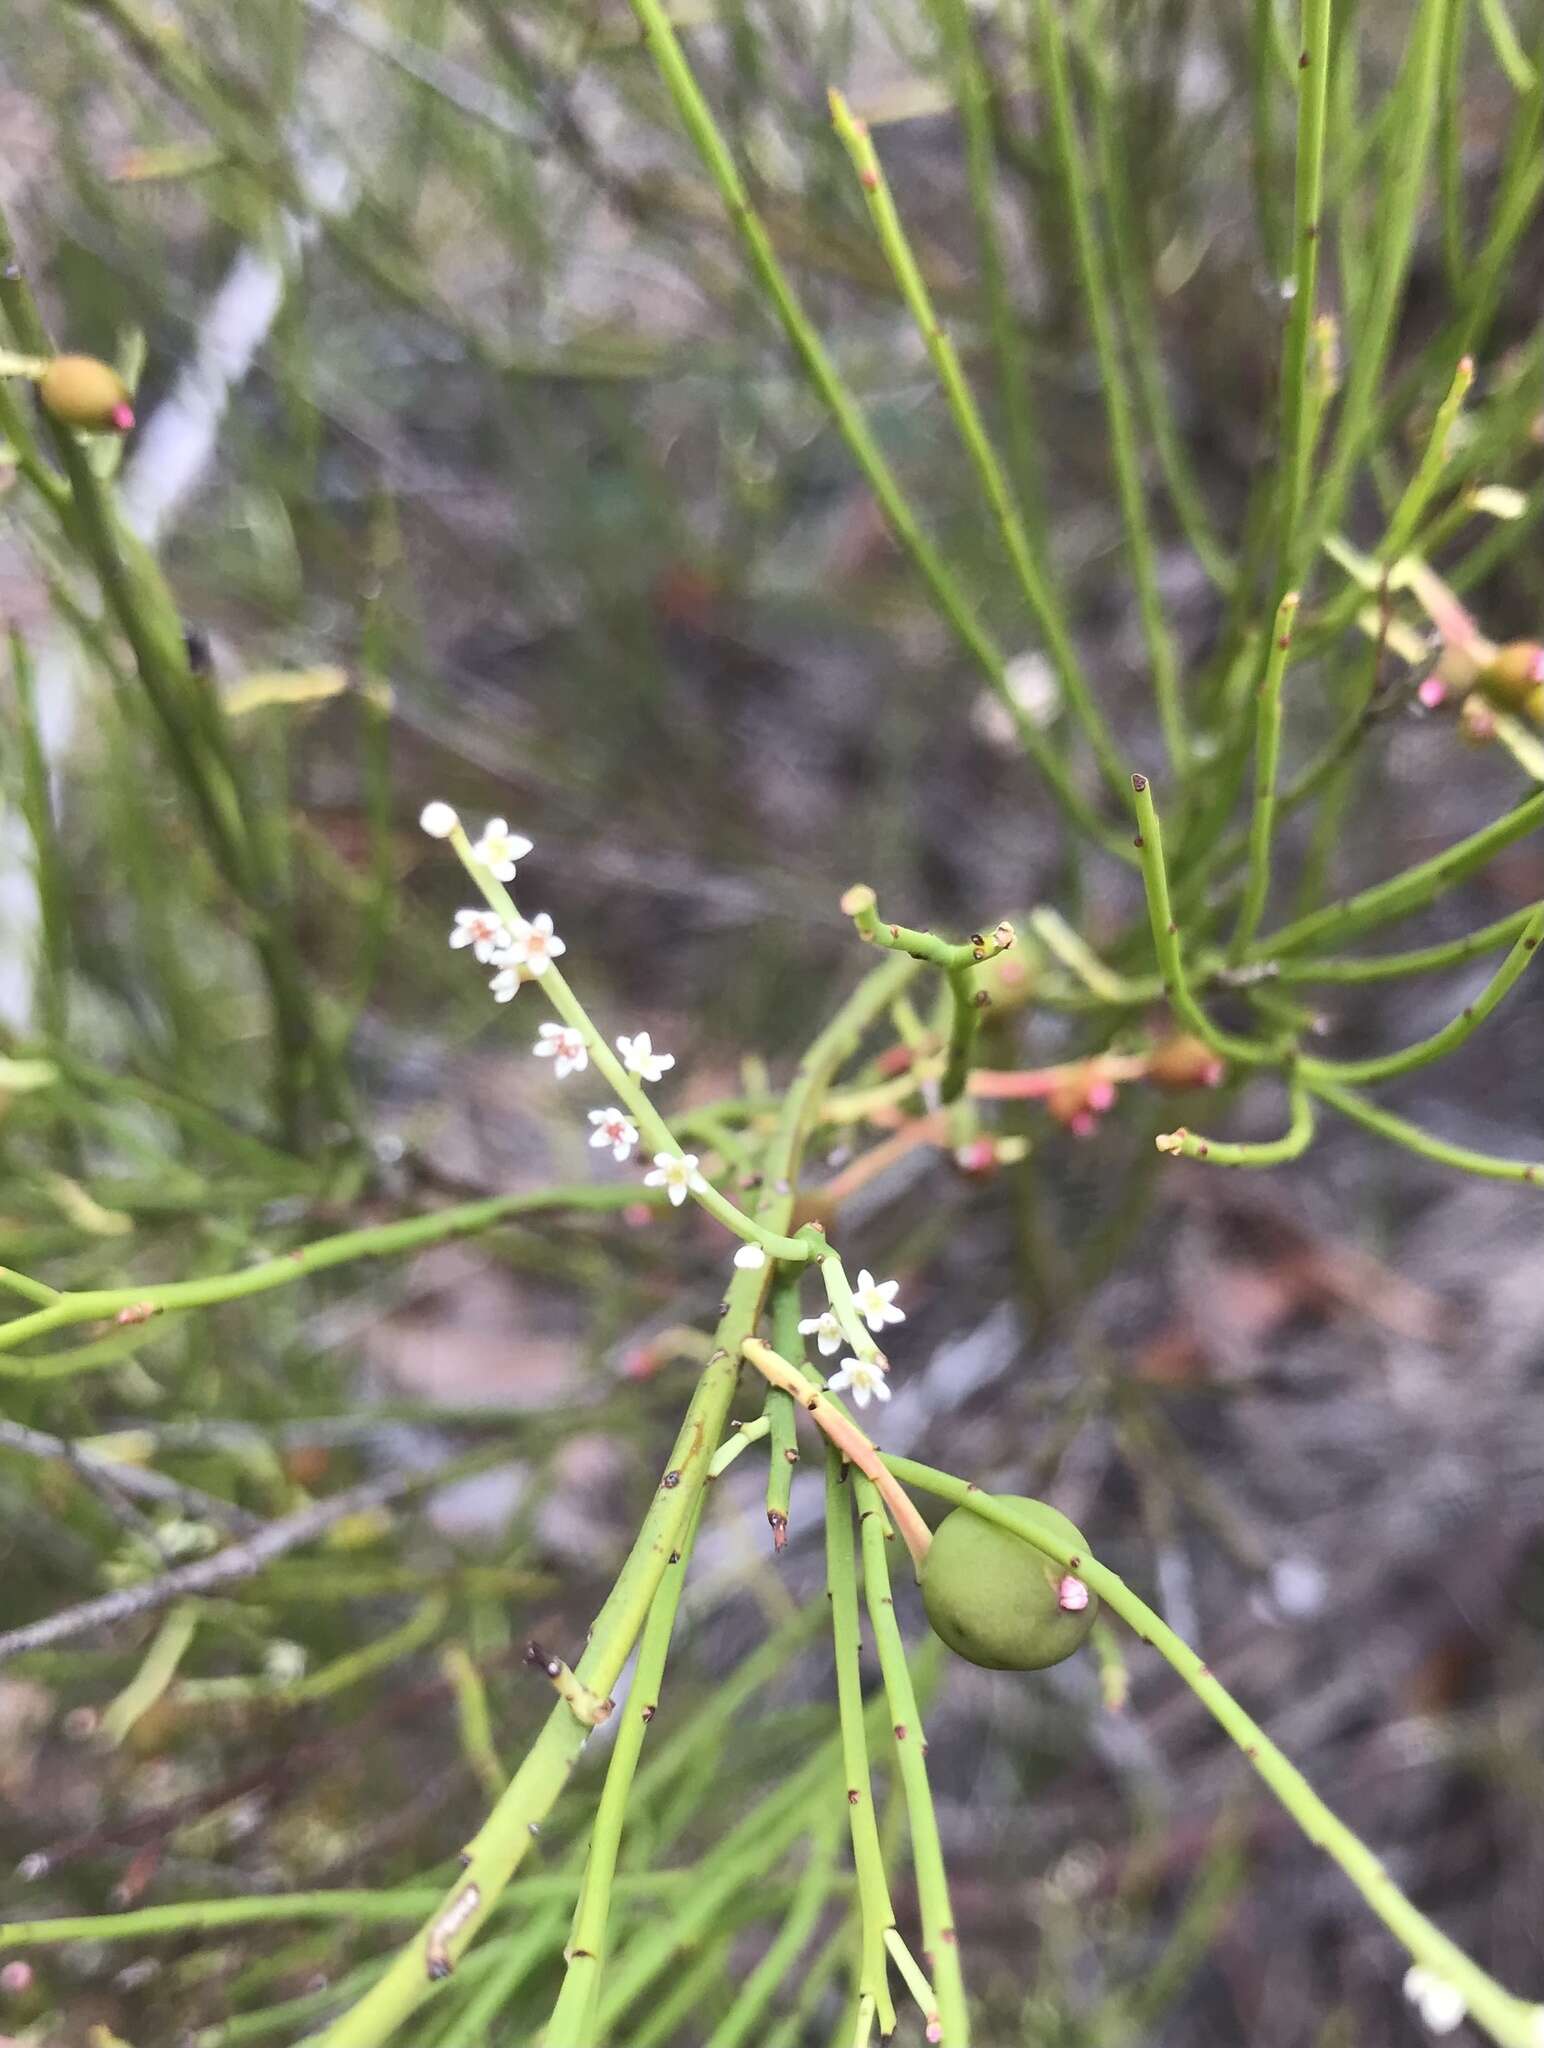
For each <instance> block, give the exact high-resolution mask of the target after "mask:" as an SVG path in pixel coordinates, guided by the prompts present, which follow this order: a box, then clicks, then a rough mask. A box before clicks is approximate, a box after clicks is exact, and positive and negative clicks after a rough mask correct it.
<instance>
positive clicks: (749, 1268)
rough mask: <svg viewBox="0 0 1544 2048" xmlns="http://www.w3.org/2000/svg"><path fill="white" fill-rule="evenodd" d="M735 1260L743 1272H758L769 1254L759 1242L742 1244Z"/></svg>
mask: <svg viewBox="0 0 1544 2048" xmlns="http://www.w3.org/2000/svg"><path fill="white" fill-rule="evenodd" d="M734 1262H735V1264H736V1265H737V1266H738V1267H740V1269H741V1270H742V1271H743V1272H746V1273H756V1272H759V1271H760V1269H761V1268H762V1267H763V1266H764V1265H765V1264H766V1263H767V1255H766V1253H765V1252H764V1251H763V1250H762V1249H761V1246H760V1245H759V1244H742V1245H741V1247H740V1249H739V1250H738V1251H737V1252H736V1253H735V1255H734Z"/></svg>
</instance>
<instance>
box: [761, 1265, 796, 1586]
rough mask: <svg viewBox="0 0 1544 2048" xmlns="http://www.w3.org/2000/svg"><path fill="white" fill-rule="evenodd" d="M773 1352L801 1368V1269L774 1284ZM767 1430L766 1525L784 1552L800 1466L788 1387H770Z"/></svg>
mask: <svg viewBox="0 0 1544 2048" xmlns="http://www.w3.org/2000/svg"><path fill="white" fill-rule="evenodd" d="M772 1348H773V1349H774V1350H775V1351H777V1352H778V1353H779V1354H780V1355H781V1356H782V1357H784V1358H786V1359H787V1360H788V1361H789V1362H790V1364H794V1365H799V1366H802V1365H803V1364H804V1360H805V1351H804V1339H803V1338H802V1337H801V1336H800V1335H799V1269H798V1267H797V1266H794V1267H791V1268H788V1269H786V1270H779V1271H778V1272H777V1274H775V1275H774V1277H773V1281H772ZM762 1414H763V1415H764V1416H765V1418H766V1421H767V1426H768V1432H769V1434H768V1439H767V1525H768V1527H769V1528H770V1529H771V1531H772V1544H773V1548H774V1549H776V1550H779V1551H780V1550H781V1549H782V1547H783V1545H784V1544H785V1543H786V1542H787V1541H788V1518H789V1515H790V1514H791V1512H792V1509H793V1475H794V1468H795V1466H796V1465H797V1464H798V1462H799V1445H798V1440H797V1436H796V1432H795V1409H794V1398H793V1395H792V1394H790V1393H789V1392H788V1390H787V1388H786V1387H774V1386H768V1388H767V1398H766V1405H765V1407H764V1408H763V1409H762Z"/></svg>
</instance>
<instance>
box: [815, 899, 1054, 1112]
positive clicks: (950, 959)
mask: <svg viewBox="0 0 1544 2048" xmlns="http://www.w3.org/2000/svg"><path fill="white" fill-rule="evenodd" d="M842 908H843V910H844V911H846V913H847V915H848V916H849V917H850V918H851V919H852V921H853V923H854V925H855V926H856V927H857V931H858V936H859V938H861V939H866V940H867V941H868V943H869V944H870V945H872V946H883V947H884V948H885V949H886V951H888V952H892V953H905V954H907V955H909V957H910V958H911V959H913V960H927V961H930V962H931V963H932V964H933V965H934V966H935V967H941V968H942V969H943V971H944V974H945V976H946V978H947V980H948V984H949V1000H950V1004H951V1010H950V1025H949V1047H948V1052H947V1054H946V1056H945V1059H944V1071H943V1076H942V1078H941V1080H940V1082H939V1086H938V1095H939V1100H940V1101H941V1102H943V1103H945V1104H948V1103H951V1102H957V1101H958V1100H959V1098H960V1097H961V1096H962V1095H963V1094H964V1093H965V1084H966V1082H967V1081H968V1080H969V1079H970V1060H971V1053H972V1051H973V1050H974V1047H975V1043H976V1032H977V1029H978V1027H979V1025H980V1022H981V1003H980V1000H979V998H978V992H977V991H976V990H975V989H974V988H973V987H972V985H971V973H972V970H973V969H974V968H977V967H979V966H980V965H981V963H982V962H983V961H985V960H995V959H996V958H997V956H998V954H999V953H1005V952H1006V951H1007V950H1008V948H1009V947H1010V946H1011V945H1012V944H1013V943H1014V930H1013V926H1012V925H1011V924H1009V923H1008V922H1007V920H1006V919H1004V920H1003V922H1002V923H1001V924H999V925H998V926H997V928H996V929H995V930H994V931H992V932H991V933H983V932H977V933H975V934H974V935H973V936H972V937H971V938H969V939H968V940H966V941H965V942H964V943H962V944H958V945H955V944H951V943H950V941H949V940H947V939H940V938H939V937H938V936H937V935H936V933H933V932H922V931H913V930H912V929H911V928H910V926H908V925H901V924H889V923H886V922H885V921H884V920H883V919H882V918H881V917H880V915H879V905H878V899H877V898H876V897H875V895H874V892H873V890H872V889H871V888H869V887H868V885H867V883H864V882H859V883H856V884H855V885H854V886H853V887H852V888H851V889H849V890H848V891H847V893H846V894H845V895H844V896H843V898H842Z"/></svg>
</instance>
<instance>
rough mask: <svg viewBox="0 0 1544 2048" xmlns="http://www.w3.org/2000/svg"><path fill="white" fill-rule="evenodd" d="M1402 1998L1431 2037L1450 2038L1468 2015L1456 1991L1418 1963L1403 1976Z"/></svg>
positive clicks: (1434, 1972)
mask: <svg viewBox="0 0 1544 2048" xmlns="http://www.w3.org/2000/svg"><path fill="white" fill-rule="evenodd" d="M1405 1996H1406V1998H1408V1999H1409V2001H1410V2003H1411V2004H1412V2005H1413V2006H1414V2007H1415V2009H1416V2011H1417V2012H1418V2013H1419V2014H1420V2016H1421V2018H1422V2019H1423V2020H1424V2021H1425V2022H1426V2025H1427V2026H1428V2027H1429V2028H1430V2030H1431V2031H1432V2033H1434V2034H1451V2033H1452V2032H1453V2031H1454V2029H1455V2028H1456V2027H1459V2026H1461V2025H1462V2023H1463V2020H1464V2017H1465V2014H1466V2013H1467V2011H1468V2007H1467V2004H1466V2003H1465V2000H1464V1995H1463V1993H1462V1992H1461V1991H1460V1990H1459V1989H1458V1987H1457V1986H1456V1985H1454V1984H1450V1983H1449V1982H1448V1980H1447V1979H1446V1978H1445V1977H1439V1976H1438V1975H1437V1973H1436V1971H1435V1970H1428V1969H1427V1968H1426V1967H1425V1966H1424V1965H1423V1964H1421V1963H1414V1964H1412V1965H1411V1967H1410V1968H1409V1969H1408V1970H1407V1971H1406V1972H1405Z"/></svg>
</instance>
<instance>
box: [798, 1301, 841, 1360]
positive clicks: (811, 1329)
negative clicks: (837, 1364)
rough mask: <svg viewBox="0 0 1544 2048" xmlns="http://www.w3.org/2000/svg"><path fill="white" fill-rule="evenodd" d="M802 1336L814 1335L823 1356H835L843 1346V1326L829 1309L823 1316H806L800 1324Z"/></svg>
mask: <svg viewBox="0 0 1544 2048" xmlns="http://www.w3.org/2000/svg"><path fill="white" fill-rule="evenodd" d="M799 1335H800V1336H801V1337H813V1338H814V1340H815V1342H816V1343H817V1344H818V1345H819V1347H820V1355H821V1357H822V1358H834V1357H835V1356H836V1354H837V1352H838V1351H840V1350H841V1348H842V1327H841V1324H840V1323H838V1321H837V1320H836V1317H835V1316H834V1315H833V1314H832V1313H831V1311H830V1309H827V1310H826V1312H825V1314H824V1315H823V1316H806V1317H805V1318H804V1321H803V1322H802V1323H800V1325H799Z"/></svg>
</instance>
